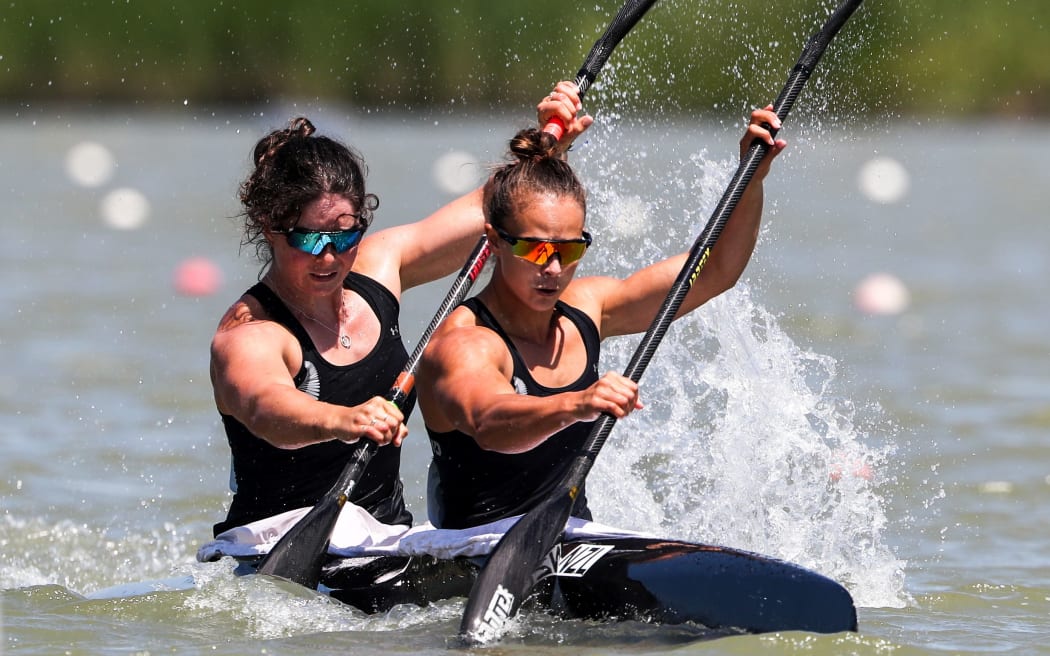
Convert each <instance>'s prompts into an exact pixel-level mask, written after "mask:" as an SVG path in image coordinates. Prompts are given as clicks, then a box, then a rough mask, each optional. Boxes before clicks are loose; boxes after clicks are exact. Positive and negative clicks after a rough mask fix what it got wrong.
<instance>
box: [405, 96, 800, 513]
mask: <svg viewBox="0 0 1050 656" xmlns="http://www.w3.org/2000/svg"><path fill="white" fill-rule="evenodd" d="M763 123H767V124H768V125H771V126H773V127H775V128H779V120H778V118H777V116H776V114H775V113H774V112H773V111H772V107H771V106H769V107H766V108H764V109H758V110H755V111H754V112H752V114H751V118H750V122H749V124H748V126H747V129H746V132H745V133H744V136H743V138H742V139H741V140H740V148H741V155H743V153H744V152H746V150H747V148H748V146H749V145H750V144H751V143H752V141H753V140H754V139H762V140H763V141H764V142H766V143H768V144H769V145H770V148H769V151H768V154H767V155H766V157H765V158H764V159H763V161H762V162H761V164H760V166H759V168H758V169H757V171H756V172H755V175H754V177H753V178H752V180H751V183H750V185H749V186H748V187H747V190H746V192H745V193H744V194H743V196H742V198H741V199H740V201H739V203H738V205H737V207H736V209H735V211H734V213H733V216H732V217H731V219H730V220H729V222H728V224H727V226H726V227H725V229H724V231H723V232H722V234H721V237H720V238H719V241H718V245H717V248H715V249H714V250H713V252H712V254H711V257H710V259H709V260H708V262H707V263H706V265H705V266H704V269H703V273H702V275H701V276H700V278H699V280H698V281H697V282H696V283H695V284H693V285H692V287H691V290H690V292H689V294H688V295H687V296H686V298H685V301H684V302H683V304H682V306H681V309H680V311H679V315H678V316H681V315H682V314H685V313H687V312H690V311H692V310H694V309H696V308H697V307H699V306H700V305H702V304H703V303H705V302H707V301H708V300H710V299H711V298H713V297H715V296H717V295H718V294H721V293H722V292H724V291H726V290H727V289H730V288H731V287H732V286H733V285H734V284H735V283H736V281H737V279H738V278H739V277H740V275H741V274H742V273H743V271H744V268H745V266H746V265H747V263H748V261H749V259H750V258H751V253H752V251H753V250H754V246H755V241H756V239H757V237H758V230H759V223H760V218H761V214H762V199H763V189H762V183H763V179H764V178H765V177H766V175H767V174H768V173H769V170H770V165H771V163H772V161H773V159H774V158H775V157H776V156H777V155H778V154H780V152H782V151H783V149H784V147H785V146H786V143H785V142H784V141H783V140H779V139H774V138H773V137H772V135H771V134H770V131H769V130H768V129H767V128H765V127H763ZM510 153H511V158H510V161H509V162H508V163H506V164H505V165H504V166H503V167H502V168H500V169H498V170H497V171H496V172H495V174H494V175H493V176H492V177H491V178H490V179H489V181H488V182H487V183H486V185H485V187H484V205H483V206H484V212H485V221H486V224H485V231H486V233H487V235H488V239H489V241H490V243H491V244H492V246H493V249H494V250H493V259H494V260H495V267H494V270H493V273H492V277H491V279H490V281H489V283H488V284H487V285H486V287H485V288H484V289H483V290H482V291H481V292H480V293H479V294H478V295H477V296H476V297H475V298H472V299H468V300H467V301H466V302H465V303H464V304H463V305H461V306H460V307H459V308H457V309H456V310H455V311H454V312H453V313H452V315H451V316H450V317H449V318H448V319H447V320H446V322H445V323H444V324H443V325H442V327H441V329H440V330H439V331H438V332H437V334H436V335H435V336H434V338H433V339H432V340H431V342H430V345H429V347H428V348H427V351H426V353H425V355H424V359H423V362H422V366H421V369H420V373H419V375H418V377H417V388H418V391H419V404H420V409H421V410H422V412H423V419H424V422H425V424H426V428H427V432H428V434H429V437H430V441H431V447H432V450H433V463H432V466H431V472H432V480H431V485H430V486H429V487H430V496H429V499H428V506H429V514H430V519H431V521H432V522H433V523H434V524H435V525H436V526H438V527H441V528H453V529H456V528H466V527H472V526H477V525H480V524H484V523H488V522H492V521H495V520H499V519H503V518H506V517H511V516H514V515H518V514H522V513H525V512H527V511H529V510H530V509H531V508H532V507H533V506H535V505H536V504H537V503H538V502H539V501H540V500H542V499H544V498H545V497H546V496H547V495H548V493H549V492H550V490H551V489H552V488H553V487H554V486H555V485H556V484H557V483H558V482H559V481H561V480H562V479H563V478H564V475H565V468H566V467H567V466H568V464H569V463H570V462H571V460H572V456H574V455H575V454H576V453H577V452H578V451H579V450H580V448H581V445H582V444H583V442H584V441H585V440H586V438H587V435H588V433H589V432H590V427H591V424H592V422H594V421H595V420H596V419H597V418H598V416H599V415H600V414H601V413H609V414H611V415H612V416H614V417H616V418H622V417H624V416H626V415H628V414H630V413H631V412H632V411H634V410H636V409H639V408H641V407H642V405H641V403H640V401H639V393H638V386H637V384H635V383H634V382H632V381H631V380H630V379H628V378H626V377H624V376H622V375H620V374H618V373H615V372H609V373H606V374H605V375H603V376H601V377H599V373H598V354H599V345H600V342H601V340H604V339H606V338H608V337H613V336H616V335H626V334H631V333H639V332H643V331H645V330H646V329H648V327H649V325H650V323H651V322H652V319H653V317H654V316H655V315H656V312H657V310H658V309H659V307H660V305H661V303H662V302H663V301H664V299H665V297H666V296H667V293H668V291H669V290H670V288H671V285H672V283H673V282H674V280H675V277H676V276H677V274H678V272H679V271H680V270H681V268H682V266H683V264H684V262H685V260H686V258H687V254H681V255H678V256H675V257H671V258H669V259H666V260H664V261H662V262H658V263H656V264H652V265H650V266H647V267H645V268H643V269H641V270H639V271H637V272H636V273H634V274H632V275H630V276H629V277H627V278H626V279H623V280H619V279H615V278H611V277H598V276H595V277H586V278H579V279H574V277H573V276H574V274H575V272H576V267H577V265H578V263H579V261H580V258H582V257H583V256H584V255H585V254H586V253H587V249H588V247H590V246H591V243H592V238H591V236H590V235H589V234H588V233H587V231H586V230H585V229H584V228H585V225H584V224H585V218H586V198H585V193H584V189H583V187H582V185H581V183H580V181H579V179H578V178H577V177H576V175H575V173H574V172H573V170H572V168H571V167H570V166H569V165H568V163H567V162H566V161H564V159H563V158H562V157H561V156H560V147H559V145H558V144H557V143H555V142H554V140H553V138H552V137H551V136H550V135H546V134H544V133H543V132H541V131H539V130H536V129H530V130H523V131H522V132H519V133H518V135H516V136H515V138H514V139H513V140H512V141H511V142H510ZM573 515H574V516H576V517H580V518H582V519H590V512H589V511H588V509H587V500H586V498H585V495H584V494H583V492H582V490H581V492H580V494H579V495H578V496H577V497H576V499H575V505H574V508H573Z"/></svg>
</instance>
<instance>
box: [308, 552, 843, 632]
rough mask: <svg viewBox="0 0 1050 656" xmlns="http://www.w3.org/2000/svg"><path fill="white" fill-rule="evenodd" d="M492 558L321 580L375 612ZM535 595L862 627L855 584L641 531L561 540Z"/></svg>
mask: <svg viewBox="0 0 1050 656" xmlns="http://www.w3.org/2000/svg"><path fill="white" fill-rule="evenodd" d="M483 565H484V558H454V559H450V560H440V559H437V558H434V557H432V556H379V557H374V558H344V559H333V560H332V561H331V562H329V563H328V564H326V565H325V568H324V571H323V575H322V589H323V590H325V591H326V592H327V593H328V594H330V595H331V596H332V597H333V598H335V599H338V600H340V601H342V602H345V603H347V604H349V605H351V606H354V607H355V608H358V609H360V610H362V611H365V612H368V613H376V612H384V611H387V610H389V609H390V608H393V607H394V606H396V605H398V604H415V605H419V606H426V605H428V604H430V603H432V602H435V601H438V600H441V599H449V598H454V597H467V596H468V595H469V594H470V590H471V587H472V586H473V584H474V580H475V578H476V577H477V575H478V573H479V572H480V571H481V568H482V566H483ZM548 565H549V567H548V568H547V569H546V570H545V572H544V574H543V576H542V579H541V580H540V581H539V582H538V584H537V585H536V587H535V589H534V592H533V595H532V596H531V597H530V599H529V601H528V602H527V603H526V605H525V608H527V609H535V608H539V609H543V610H545V611H547V612H551V613H553V614H555V615H557V616H559V617H565V618H571V619H594V620H637V621H645V622H656V623H665V624H683V623H694V624H698V625H702V626H704V627H707V628H710V629H713V630H718V631H725V632H732V633H736V632H740V633H766V632H772V631H810V632H814V633H838V632H840V631H856V630H857V611H856V608H855V606H854V603H853V598H852V597H851V596H850V593H849V592H848V591H847V590H846V589H845V588H844V587H843V586H841V585H840V584H838V583H837V582H835V581H833V580H832V579H830V578H827V577H825V576H823V575H821V574H818V573H816V572H813V571H811V570H808V569H806V568H803V567H800V566H798V565H794V564H792V563H788V562H785V561H781V560H777V559H775V558H769V557H767V556H762V555H759V554H755V553H750V552H747V551H741V550H737V549H730V548H727V547H720V546H712V545H704V544H696V543H690V542H681V541H676V540H660V539H652V538H641V537H616V538H601V539H586V540H570V541H566V542H564V543H561V544H559V545H557V546H556V547H555V551H554V552H552V556H551V558H549V559H548Z"/></svg>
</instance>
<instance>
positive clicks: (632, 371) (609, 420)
mask: <svg viewBox="0 0 1050 656" xmlns="http://www.w3.org/2000/svg"><path fill="white" fill-rule="evenodd" d="M862 1H863V0H844V1H843V2H842V3H841V4H840V5H839V7H838V8H837V9H836V10H835V12H834V13H833V14H832V15H831V16H830V17H829V18H828V20H827V21H826V22H825V24H824V26H823V27H822V28H821V30H820V31H819V32H817V33H816V34H814V35H813V36H812V37H810V39H809V41H808V42H807V43H806V46H805V48H804V49H803V51H802V55H801V56H800V57H799V59H798V62H797V63H796V64H795V66H794V68H793V69H792V70H791V73H790V74H789V76H788V81H787V84H785V86H784V88H783V90H782V91H781V92H780V95H779V96H778V97H777V99H776V102H775V103H774V105H773V109H774V111H775V112H776V114H777V117H778V118H780V120H781V121H783V120H784V119H785V118H787V115H788V113H789V112H790V111H791V108H792V106H793V105H794V103H795V100H796V99H797V98H798V95H799V93H800V92H801V91H802V87H803V86H805V84H806V81H807V80H809V77H810V75H811V74H812V73H813V69H814V68H815V66H816V65H817V63H818V62H819V61H820V58H821V56H822V55H823V54H824V50H825V49H826V48H827V46H828V44H829V43H830V42H831V40H832V39H833V38H834V37H835V35H836V34H838V32H839V30H841V29H842V26H843V25H845V23H846V21H847V20H848V19H849V18H850V16H852V15H853V13H854V12H855V11H856V10H857V8H858V7H859V6H860V4H861V2H862ZM768 149H769V146H768V144H766V143H764V142H762V141H759V140H756V141H755V142H754V143H753V144H751V146H750V147H749V148H748V150H747V152H746V153H745V156H744V157H743V158H742V159H741V162H740V165H739V167H738V168H737V171H736V173H735V174H734V176H733V178H732V180H731V181H730V183H729V185H728V187H727V189H726V191H725V193H724V194H723V196H722V199H721V200H720V201H719V203H718V205H717V206H716V208H715V211H714V212H713V214H712V216H711V218H710V219H709V220H708V222H707V224H706V225H705V226H704V229H703V231H702V232H701V233H700V236H699V237H698V238H697V240H696V242H694V244H693V246H692V247H691V248H690V251H689V257H688V258H687V259H686V262H685V264H684V265H683V267H682V269H681V271H680V272H679V274H678V276H677V278H676V279H675V282H674V283H673V284H672V286H671V289H670V291H669V293H668V296H667V297H666V299H665V300H664V303H663V304H662V306H661V308H660V310H659V311H658V312H657V315H656V317H655V318H654V319H653V322H652V324H651V325H650V327H649V330H648V331H646V333H645V336H644V337H643V338H642V340H641V342H640V343H639V345H638V348H637V349H636V350H635V352H634V355H633V356H632V358H631V361H630V362H629V363H628V365H627V369H626V370H625V372H624V376H625V377H627V378H630V379H631V380H633V381H635V382H638V381H639V380H640V379H641V376H642V373H643V372H644V371H645V369H646V367H647V366H648V364H649V362H650V360H651V359H652V356H653V353H655V351H656V348H657V346H659V344H660V341H661V340H662V339H663V337H664V334H665V333H666V332H667V329H668V327H669V326H670V324H671V322H672V321H673V320H674V317H675V314H676V313H677V312H678V309H679V307H681V304H682V302H683V301H684V300H685V297H686V295H687V294H688V293H689V290H690V289H691V287H692V285H693V283H694V282H695V281H696V279H697V277H698V276H699V275H700V272H701V270H702V269H703V267H704V264H705V263H706V262H707V258H708V257H710V254H711V249H712V247H713V246H714V245H715V242H717V241H718V238H719V236H721V234H722V230H723V228H724V227H725V224H726V222H727V221H728V220H729V217H730V216H731V215H732V213H733V210H734V209H735V208H736V205H737V203H738V202H739V200H740V198H741V196H742V195H743V193H744V190H745V189H746V188H747V185H748V183H749V182H750V181H751V178H752V177H754V173H755V170H756V169H757V168H758V165H759V163H760V162H761V161H762V158H763V157H765V155H766V153H767V151H768ZM615 423H616V418H615V417H613V416H612V415H608V414H603V415H601V416H600V417H599V418H598V421H597V422H596V423H595V425H594V426H593V427H592V429H591V432H590V434H589V435H588V437H587V441H586V442H585V444H584V448H583V450H582V451H581V452H580V453H579V454H578V455H577V456H576V457H575V458H573V461H572V463H571V464H570V465H569V469H568V471H567V472H566V474H565V477H564V478H563V479H562V481H561V483H560V484H559V485H558V487H557V488H555V490H554V491H553V492H552V493H551V494H550V495H549V496H548V497H547V498H546V499H545V500H544V501H542V502H541V503H540V504H538V505H537V506H536V507H535V508H533V509H532V510H531V511H529V512H528V513H527V514H525V516H523V517H522V518H521V519H519V520H518V521H517V522H516V523H515V524H514V526H512V527H511V529H510V530H509V531H507V533H506V534H505V535H504V536H503V538H502V539H501V540H500V542H499V543H498V544H497V545H496V548H495V549H494V550H493V552H492V555H491V556H490V557H489V561H488V563H487V564H486V566H485V568H484V569H483V570H482V571H481V574H480V575H479V576H478V579H477V581H476V582H475V584H474V588H473V590H472V591H471V594H470V598H469V599H468V600H467V606H466V609H465V610H464V616H463V621H462V623H461V625H460V632H461V635H462V637H463V638H464V639H465V640H466V641H467V642H470V643H484V642H490V641H492V640H495V639H497V638H498V637H499V636H500V635H501V634H502V632H503V627H504V625H505V623H506V621H507V620H508V619H510V618H511V617H513V616H514V615H515V614H516V612H517V610H518V608H519V607H520V606H521V603H522V602H523V601H524V600H525V598H526V597H527V596H528V594H529V592H530V591H531V590H532V588H533V587H534V586H535V584H536V583H537V582H538V580H539V579H540V578H542V577H543V576H545V575H548V574H549V573H550V572H549V571H547V570H549V562H547V561H546V559H547V557H548V554H550V553H551V550H552V549H553V548H554V546H555V544H556V543H557V541H558V538H559V537H560V536H561V534H562V532H563V531H564V529H565V524H566V523H567V522H568V520H569V517H570V514H571V512H572V506H573V502H574V501H575V499H576V496H577V495H578V493H579V490H580V489H581V487H582V486H583V483H584V481H585V480H586V478H587V474H588V473H589V472H590V470H591V467H592V466H593V464H594V460H595V458H596V457H597V455H598V452H599V451H600V450H601V448H602V446H603V445H604V444H605V440H606V439H607V438H608V436H609V433H610V432H611V431H612V427H613V425H614V424H615ZM545 562H546V565H547V567H546V568H545V567H544V564H545Z"/></svg>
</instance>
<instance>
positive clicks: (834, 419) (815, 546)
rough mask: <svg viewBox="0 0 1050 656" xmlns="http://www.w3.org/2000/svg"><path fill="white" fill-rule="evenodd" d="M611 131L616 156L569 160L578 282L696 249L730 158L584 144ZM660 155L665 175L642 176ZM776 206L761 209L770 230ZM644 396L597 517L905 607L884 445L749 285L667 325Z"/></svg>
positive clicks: (595, 500)
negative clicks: (581, 201)
mask: <svg viewBox="0 0 1050 656" xmlns="http://www.w3.org/2000/svg"><path fill="white" fill-rule="evenodd" d="M651 132H652V130H650V133H651ZM606 138H607V139H608V140H609V141H610V142H612V141H614V140H615V144H616V145H615V147H614V146H613V145H610V144H607V143H596V147H595V148H587V149H586V150H585V152H586V156H585V158H584V161H582V162H577V165H578V167H579V168H580V169H581V175H582V176H583V178H584V183H585V184H587V185H588V189H589V211H588V215H589V217H590V218H589V219H588V221H589V226H590V229H591V230H592V232H594V233H595V234H596V236H597V238H598V240H599V243H600V244H601V246H600V248H601V251H602V256H603V257H602V258H600V261H597V260H599V258H595V260H596V261H591V262H588V266H591V267H599V268H602V269H603V270H601V271H594V270H593V269H589V270H587V271H585V272H581V274H580V275H592V274H594V273H598V274H601V275H615V276H620V277H623V276H625V275H626V274H628V273H629V272H632V271H634V270H637V269H638V268H640V267H642V266H644V265H646V264H648V263H650V262H655V261H657V260H659V259H661V258H663V257H667V256H670V255H672V254H674V253H677V252H681V251H684V250H686V248H687V247H688V246H689V245H691V244H692V241H693V240H695V238H696V236H697V235H698V234H699V233H700V230H701V228H702V227H703V225H704V223H706V221H707V218H708V216H709V215H710V212H711V211H712V210H713V208H714V206H715V205H716V204H717V202H718V200H719V199H720V198H721V195H722V193H723V192H724V189H725V187H726V184H727V182H728V180H729V178H730V176H731V174H732V172H733V170H735V167H736V161H735V160H734V159H725V160H713V159H711V158H710V157H708V155H707V154H706V151H704V150H700V151H699V152H695V153H691V154H682V153H673V154H671V155H670V156H668V154H667V153H661V152H659V147H658V146H654V145H653V142H652V141H646V142H645V144H644V145H640V146H638V147H637V148H636V149H634V150H631V148H630V146H628V145H625V139H626V140H627V141H628V142H629V140H630V137H628V136H626V135H624V134H611V133H606V134H605V136H598V137H592V139H594V140H595V141H600V140H603V139H606ZM657 141H659V140H657ZM680 147H681V144H678V145H677V146H675V147H674V148H680ZM625 152H626V153H632V154H633V155H634V156H633V157H623V153H625ZM610 153H620V156H619V157H612V156H609V154H610ZM666 159H671V160H672V164H671V165H670V166H669V165H668V164H667V161H666ZM655 161H659V162H660V167H661V169H663V170H668V169H670V170H673V171H675V173H674V174H672V175H668V176H665V177H664V178H663V179H661V180H651V179H649V178H651V177H652V176H651V174H647V172H646V171H645V170H644V169H645V167H646V166H647V165H652V164H653V163H654V162H655ZM596 181H597V182H596ZM639 185H641V186H642V187H644V189H641V190H639ZM774 213H775V211H771V210H770V208H769V207H768V203H767V209H766V217H765V220H764V223H765V224H766V226H767V227H765V228H764V230H765V231H767V232H768V231H769V230H770V229H771V228H769V227H768V226H769V223H770V215H771V214H774ZM665 217H668V218H671V219H672V220H673V224H672V223H671V222H670V221H668V220H667V218H665ZM679 217H683V218H679ZM690 224H691V226H692V227H691V228H690V229H689V231H688V232H687V231H686V226H687V225H690ZM762 247H763V244H762V239H760V243H759V245H758V249H761V248H762ZM716 248H717V246H716ZM701 275H702V274H701ZM639 339H640V336H637V335H636V336H631V337H626V338H616V339H613V340H608V341H607V342H606V343H605V349H604V350H603V357H602V364H601V367H602V369H603V370H609V369H612V370H617V371H622V370H623V369H624V367H625V366H626V363H627V361H628V360H629V358H630V356H631V355H632V354H633V352H634V350H635V348H637V345H638V342H639ZM641 388H642V400H643V403H645V404H646V409H645V410H644V411H642V412H639V413H635V414H634V415H632V416H631V417H628V418H627V419H625V420H623V421H621V422H619V424H618V425H617V426H616V427H615V428H614V430H613V432H612V434H611V435H610V439H609V441H608V443H607V444H606V446H605V448H604V449H603V450H602V453H601V455H600V456H599V458H598V460H597V463H596V465H595V468H594V470H593V471H592V472H591V475H590V476H589V477H588V486H589V488H590V489H591V493H590V494H589V495H588V496H589V498H590V499H591V504H592V507H593V509H594V512H595V516H596V518H597V519H598V520H599V521H602V522H605V523H609V524H614V525H619V526H623V527H624V528H631V529H636V530H644V531H648V532H652V533H655V534H658V535H664V536H667V537H674V538H679V539H687V540H691V541H697V542H707V543H715V544H722V545H726V546H731V547H736V548H741V549H745V550H750V551H756V552H759V553H763V554H767V555H770V556H774V557H777V558H782V559H784V560H788V561H791V562H795V563H798V564H800V565H803V566H806V567H809V568H811V569H814V570H816V571H819V572H821V573H823V574H825V575H827V576H830V577H831V578H834V579H836V580H838V581H840V582H841V583H843V584H845V585H846V586H847V587H848V588H849V589H850V591H851V592H852V593H853V595H854V597H855V600H856V602H857V604H858V605H860V606H892V607H901V606H903V605H904V604H905V603H906V596H907V595H906V593H905V592H904V585H903V568H904V564H905V563H903V562H902V561H900V560H898V559H897V558H896V556H895V555H894V554H893V552H892V551H891V549H890V548H889V547H888V546H887V545H886V544H885V538H884V535H883V531H884V529H885V527H886V525H887V518H886V514H885V511H884V506H885V501H884V499H883V498H882V496H881V495H880V494H879V490H878V486H879V485H880V484H886V483H889V482H892V481H891V480H889V476H888V475H887V474H886V472H887V469H888V463H887V459H888V457H889V456H890V455H891V454H892V447H891V446H884V447H880V448H876V447H873V446H869V445H868V444H867V442H868V441H870V436H869V435H867V434H866V433H865V432H864V430H863V429H862V428H860V427H859V425H858V424H859V423H860V421H859V420H858V412H859V411H858V409H857V408H856V407H854V403H853V402H852V401H851V400H849V399H845V398H839V397H837V396H836V362H835V361H834V359H833V358H831V357H828V356H825V355H821V354H818V353H813V352H809V351H806V350H803V349H801V348H799V347H798V346H797V345H796V344H794V343H793V342H792V340H791V338H790V337H789V336H788V335H787V334H786V333H785V332H784V331H783V330H782V329H781V328H780V326H779V325H778V324H777V321H776V318H775V317H774V316H773V315H772V314H771V313H770V312H769V311H767V310H766V309H764V308H762V307H761V306H759V305H758V304H757V303H756V302H755V301H754V299H753V298H752V294H751V289H750V287H749V286H748V285H747V284H746V283H745V282H741V283H738V285H737V286H736V287H735V288H734V289H732V290H730V291H729V292H727V293H725V294H723V295H721V296H719V297H717V298H715V299H714V300H712V301H711V302H709V303H707V304H706V305H705V306H703V307H702V308H701V309H699V310H697V311H695V312H693V313H692V314H690V315H688V316H687V317H684V318H682V319H680V320H678V321H677V322H675V323H674V324H673V325H672V327H671V329H670V330H669V331H668V333H667V334H666V335H665V337H664V339H663V341H662V343H661V344H660V347H659V349H658V350H657V352H656V354H655V356H654V357H653V359H652V361H651V362H650V364H649V367H648V369H647V370H646V372H645V374H644V375H643V377H642V380H641ZM866 410H867V409H866V408H865V411H866ZM878 423H879V422H878V421H876V425H877V424H878ZM880 443H881V441H880Z"/></svg>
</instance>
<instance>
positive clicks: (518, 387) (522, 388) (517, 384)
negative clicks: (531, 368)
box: [510, 376, 529, 396]
mask: <svg viewBox="0 0 1050 656" xmlns="http://www.w3.org/2000/svg"><path fill="white" fill-rule="evenodd" d="M510 384H511V385H513V386H514V391H515V392H517V393H518V394H522V395H524V396H528V394H529V388H528V386H527V385H525V381H524V380H522V379H521V378H519V377H517V376H514V377H513V378H511V379H510Z"/></svg>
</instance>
